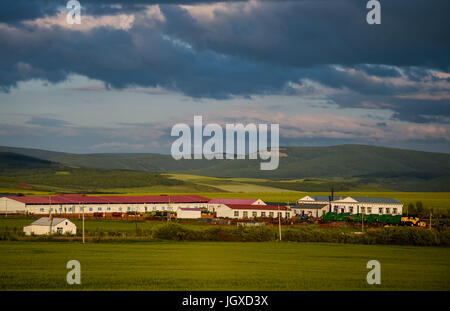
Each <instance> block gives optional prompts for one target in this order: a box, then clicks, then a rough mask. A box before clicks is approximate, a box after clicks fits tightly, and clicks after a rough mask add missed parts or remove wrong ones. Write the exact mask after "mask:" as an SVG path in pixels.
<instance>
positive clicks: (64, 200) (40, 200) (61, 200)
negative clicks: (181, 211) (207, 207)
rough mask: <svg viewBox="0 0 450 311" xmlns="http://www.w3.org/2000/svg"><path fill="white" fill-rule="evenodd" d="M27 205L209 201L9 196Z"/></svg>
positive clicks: (186, 197) (182, 197) (203, 200)
mask: <svg viewBox="0 0 450 311" xmlns="http://www.w3.org/2000/svg"><path fill="white" fill-rule="evenodd" d="M8 198H10V199H13V200H16V201H19V202H22V203H25V204H50V203H51V204H79V203H80V204H101V203H103V204H105V203H110V204H133V203H163V204H166V203H169V201H170V203H206V202H208V201H209V199H207V198H204V197H201V196H198V195H170V196H169V195H145V196H120V195H119V196H113V195H110V196H85V195H83V194H58V195H55V196H52V197H24V196H9V197H8Z"/></svg>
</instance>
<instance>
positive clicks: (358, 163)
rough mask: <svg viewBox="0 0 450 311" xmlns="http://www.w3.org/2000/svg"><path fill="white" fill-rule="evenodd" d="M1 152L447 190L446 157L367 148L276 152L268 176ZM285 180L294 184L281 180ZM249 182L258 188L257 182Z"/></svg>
mask: <svg viewBox="0 0 450 311" xmlns="http://www.w3.org/2000/svg"><path fill="white" fill-rule="evenodd" d="M0 152H15V153H18V154H22V155H27V156H32V157H36V158H40V159H44V160H48V161H52V162H58V163H61V164H64V165H68V166H77V167H86V168H97V169H114V170H117V169H119V170H124V169H125V170H136V171H143V172H156V173H182V174H194V175H201V176H211V177H224V178H231V177H248V178H265V179H270V180H271V184H265V185H266V186H271V187H277V188H282V189H289V190H302V189H305V186H308V184H306V183H308V182H309V183H310V184H311V183H312V184H313V186H314V187H313V188H311V187H307V189H310V188H311V189H316V191H321V190H320V189H319V188H317V187H316V186H315V185H317V184H320V183H322V184H323V181H324V180H325V181H330V182H331V183H337V182H338V183H339V182H340V183H347V184H348V186H352V183H362V184H366V185H375V186H377V187H381V188H383V189H395V190H401V191H449V190H450V154H444V153H432V152H422V151H412V150H403V149H395V148H385V147H376V146H366V145H340V146H330V147H286V148H281V151H280V152H281V157H280V164H279V167H278V169H277V170H273V171H261V170H260V169H259V165H260V160H259V159H258V160H211V161H208V160H180V161H176V160H174V159H173V158H172V157H171V156H170V155H163V154H152V153H103V154H100V153H99V154H71V153H61V152H52V151H45V150H38V149H26V148H12V147H0ZM311 178H312V179H313V180H308V179H311ZM286 179H289V180H296V181H291V182H283V181H282V180H286ZM305 179H306V180H305ZM315 179H319V180H315ZM336 179H337V181H336ZM264 182H267V181H264ZM305 182H306V183H305ZM251 183H253V184H261V181H254V182H251ZM314 184H315V185H314ZM329 187H330V184H326V185H323V187H322V188H324V189H325V188H329ZM347 188H348V187H347ZM343 190H345V189H343Z"/></svg>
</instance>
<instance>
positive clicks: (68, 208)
mask: <svg viewBox="0 0 450 311" xmlns="http://www.w3.org/2000/svg"><path fill="white" fill-rule="evenodd" d="M12 201H13V200H12ZM16 202H17V201H16ZM206 205H207V204H206V203H171V204H170V205H169V204H167V203H164V204H143V203H142V204H141V203H140V204H103V203H102V204H81V205H78V204H72V203H71V204H52V205H51V206H50V205H48V204H45V205H40V204H35V205H31V204H29V205H27V206H26V211H28V212H29V213H32V214H49V211H50V209H52V214H53V215H57V214H70V213H74V214H78V213H82V212H83V207H84V212H85V213H86V214H92V213H98V212H100V213H114V212H122V213H126V212H128V211H132V212H139V213H145V212H152V211H167V210H171V211H176V209H177V208H178V207H186V208H205V207H206ZM8 206H9V205H8Z"/></svg>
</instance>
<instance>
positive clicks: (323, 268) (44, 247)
mask: <svg viewBox="0 0 450 311" xmlns="http://www.w3.org/2000/svg"><path fill="white" fill-rule="evenodd" d="M0 252H1V254H2V256H0V290H72V289H75V290H289V291H291V290H450V278H449V277H450V268H449V264H448V263H449V262H450V250H449V249H448V248H436V247H427V248H423V247H404V246H373V245H371V246H367V245H337V244H323V243H322V244H317V243H276V242H264V243H210V242H149V243H105V244H96V243H90V244H85V245H83V244H80V243H67V242H60V243H48V242H0ZM72 259H76V260H78V261H80V263H81V283H82V284H81V285H76V286H69V285H67V284H66V281H65V279H66V273H67V272H68V270H67V269H66V263H67V261H69V260H72ZM371 259H376V260H378V261H379V262H380V263H381V285H375V286H373V285H368V284H367V282H366V274H367V272H368V270H367V269H366V263H367V261H369V260H371ZM424 263H426V265H424Z"/></svg>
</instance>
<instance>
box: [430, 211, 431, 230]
mask: <svg viewBox="0 0 450 311" xmlns="http://www.w3.org/2000/svg"><path fill="white" fill-rule="evenodd" d="M430 230H431V208H430Z"/></svg>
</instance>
